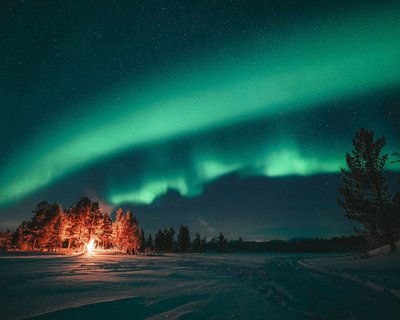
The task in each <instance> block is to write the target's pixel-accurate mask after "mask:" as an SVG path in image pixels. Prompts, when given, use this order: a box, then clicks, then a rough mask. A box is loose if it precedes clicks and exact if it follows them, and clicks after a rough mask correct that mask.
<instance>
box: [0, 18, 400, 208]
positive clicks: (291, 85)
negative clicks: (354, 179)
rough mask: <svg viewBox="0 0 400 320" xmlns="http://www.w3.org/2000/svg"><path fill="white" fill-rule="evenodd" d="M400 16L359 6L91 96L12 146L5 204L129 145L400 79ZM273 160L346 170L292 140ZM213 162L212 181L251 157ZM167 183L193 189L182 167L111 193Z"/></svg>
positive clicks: (263, 168)
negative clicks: (349, 14) (343, 15)
mask: <svg viewBox="0 0 400 320" xmlns="http://www.w3.org/2000/svg"><path fill="white" fill-rule="evenodd" d="M398 21H400V13H399V11H398V10H397V11H396V10H386V11H381V12H376V13H375V14H374V15H371V14H368V15H367V14H362V13H359V14H358V15H357V16H355V17H354V18H353V19H351V20H349V19H347V20H345V21H343V20H340V19H337V20H336V21H333V22H329V23H327V22H323V23H321V24H320V25H319V26H318V25H317V26H315V25H314V26H313V28H312V29H311V28H309V30H307V29H305V30H302V31H301V32H299V33H298V34H296V35H289V34H286V35H285V34H283V35H281V38H282V41H281V42H280V43H278V44H271V43H270V42H269V41H268V40H267V39H265V38H263V37H260V40H259V41H258V42H257V43H249V42H246V41H243V42H242V43H241V45H240V46H237V45H236V46H227V49H226V48H225V50H228V51H227V52H229V55H228V56H226V55H225V56H222V55H217V54H216V55H212V56H211V55H210V56H209V57H206V58H204V57H198V59H197V62H196V63H184V62H182V63H180V64H177V65H175V66H173V68H172V67H171V68H170V69H168V70H164V71H163V72H162V73H161V75H158V76H157V77H156V76H154V75H152V76H149V77H148V78H146V79H133V80H132V84H131V85H130V86H129V87H127V86H124V87H122V86H121V87H119V88H117V89H113V90H111V89H110V93H111V94H110V95H109V96H108V98H104V99H102V100H101V101H94V100H93V101H85V102H83V105H84V106H85V109H86V110H87V111H86V113H84V112H83V113H82V114H81V115H79V117H78V116H76V115H75V116H72V115H68V114H67V115H65V118H64V119H63V122H64V123H65V124H66V126H65V127H64V129H58V127H57V125H54V126H52V127H50V128H46V129H43V131H42V132H40V133H39V134H38V135H37V136H36V137H33V138H32V140H31V141H28V142H27V143H26V145H25V146H22V147H21V148H20V149H18V150H15V152H14V153H13V154H10V158H9V161H8V163H10V164H11V165H10V166H9V167H8V168H7V169H6V170H5V168H3V170H2V173H1V175H0V205H5V204H7V203H10V202H13V201H16V200H18V199H21V198H22V197H24V196H26V195H28V194H30V193H32V192H34V191H36V190H38V189H39V188H42V187H44V186H48V185H50V184H52V183H54V182H55V181H57V180H59V179H61V178H62V177H65V176H67V175H69V174H71V173H73V172H76V171H78V170H80V169H82V168H84V167H86V166H88V165H90V164H91V163H93V162H97V161H99V160H102V159H105V158H106V157H111V156H115V155H117V154H118V153H121V152H123V151H125V150H129V149H133V148H137V147H139V146H143V145H148V144H151V143H155V142H162V141H167V140H171V139H179V138H182V137H185V136H188V135H190V134H196V133H198V132H204V131H207V130H213V129H217V128H222V127H225V126H228V125H233V124H237V123H241V122H244V121H248V120H251V119H255V118H258V117H269V116H274V115H277V114H285V113H292V112H300V111H302V110H309V109H310V108H316V106H322V105H323V104H324V103H327V102H329V101H335V100H339V99H345V98H349V97H356V96H358V95H362V94H365V93H366V92H372V91H378V90H382V89H385V88H387V87H390V86H394V85H398V84H399V82H400V80H399V79H400V68H399V57H400V41H399V39H400V24H399V23H398ZM192 61H193V60H192ZM139 80H140V81H139ZM43 137H45V138H43ZM264 159H265V162H264V163H261V164H260V165H259V169H260V170H259V171H260V172H261V173H263V174H265V175H268V176H282V175H292V174H299V175H310V174H316V173H323V172H336V171H337V170H338V167H340V165H341V164H342V155H340V154H336V153H334V152H333V153H332V155H329V157H327V156H320V155H318V154H316V155H315V157H311V158H310V157H308V156H305V155H303V154H302V152H301V150H296V149H293V148H285V146H283V147H281V148H280V149H278V151H275V153H271V154H268V155H264ZM204 161H205V162H204V163H203V165H202V170H203V175H204V179H210V178H213V177H215V176H218V175H220V174H223V173H226V172H229V171H230V170H236V169H240V168H241V167H243V166H244V165H247V163H240V162H237V163H224V162H218V161H214V162H212V161H210V159H205V160H204ZM166 187H177V188H179V189H180V190H181V191H182V192H183V193H190V192H191V186H190V185H188V183H187V182H185V181H184V179H182V177H181V176H179V175H176V176H171V177H165V179H164V180H163V181H157V180H156V179H155V180H154V181H150V182H149V183H148V185H145V186H143V187H142V188H141V190H142V191H140V190H136V191H127V192H126V193H120V194H112V195H111V197H110V198H111V199H110V201H111V202H113V203H114V204H118V203H122V202H124V201H142V202H150V201H152V199H154V197H155V196H156V195H157V194H159V193H161V192H162V191H163V190H165V188H166Z"/></svg>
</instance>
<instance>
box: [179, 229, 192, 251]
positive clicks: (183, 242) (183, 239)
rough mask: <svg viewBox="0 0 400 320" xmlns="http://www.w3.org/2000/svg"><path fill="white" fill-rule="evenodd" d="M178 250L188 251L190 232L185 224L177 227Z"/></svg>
mask: <svg viewBox="0 0 400 320" xmlns="http://www.w3.org/2000/svg"><path fill="white" fill-rule="evenodd" d="M177 246H178V251H179V252H188V251H189V249H190V233H189V228H188V227H187V226H183V225H181V226H180V227H179V233H178V241H177Z"/></svg>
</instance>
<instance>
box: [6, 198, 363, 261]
mask: <svg viewBox="0 0 400 320" xmlns="http://www.w3.org/2000/svg"><path fill="white" fill-rule="evenodd" d="M90 239H93V240H94V244H95V247H97V248H101V249H116V250H119V251H121V252H126V253H129V254H151V253H154V252H198V253H199V252H263V251H277V252H305V251H307V252H346V251H360V250H362V249H363V248H364V247H365V241H364V240H363V238H361V237H359V236H351V237H336V238H332V239H293V240H289V241H282V240H273V241H268V242H266V241H264V242H256V241H244V240H243V239H242V238H239V239H237V240H228V239H227V238H226V237H225V236H224V235H223V234H222V233H220V234H219V235H218V236H216V237H214V238H212V239H210V241H207V238H206V237H202V236H201V235H200V234H199V233H198V232H196V233H194V234H193V235H191V233H190V231H189V228H188V227H187V226H183V225H181V226H180V227H179V230H178V231H177V232H176V231H175V230H174V228H173V227H169V228H164V229H162V230H159V231H158V232H156V233H155V234H154V235H152V234H148V235H146V234H145V232H144V230H143V228H140V227H139V222H138V220H137V218H136V216H135V215H134V214H133V213H132V212H131V211H129V210H128V211H126V212H124V211H123V210H122V209H118V210H117V211H116V213H115V219H112V218H111V217H110V215H109V214H108V213H103V212H102V210H101V208H100V205H99V203H98V202H92V201H91V200H90V199H89V198H87V197H83V198H82V199H80V200H79V201H78V202H77V204H76V206H74V207H71V208H69V209H68V210H63V209H62V207H61V205H60V204H57V203H55V204H49V203H48V202H46V201H42V202H40V203H39V204H38V205H37V206H36V208H35V209H34V210H33V217H32V218H31V219H30V220H29V221H24V222H22V223H21V225H20V226H19V227H18V228H17V230H16V231H15V232H11V231H0V248H1V250H10V249H13V250H22V251H47V252H57V251H60V250H64V251H65V250H68V251H71V250H72V251H84V250H85V245H87V244H88V243H89V241H90Z"/></svg>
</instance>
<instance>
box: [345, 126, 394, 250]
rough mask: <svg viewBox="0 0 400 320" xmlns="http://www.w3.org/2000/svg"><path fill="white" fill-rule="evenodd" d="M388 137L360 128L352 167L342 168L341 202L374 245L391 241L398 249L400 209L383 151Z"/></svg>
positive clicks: (350, 160)
mask: <svg viewBox="0 0 400 320" xmlns="http://www.w3.org/2000/svg"><path fill="white" fill-rule="evenodd" d="M384 145H385V138H384V137H381V138H377V139H376V140H375V139H374V132H373V131H369V130H366V129H360V130H359V131H358V132H356V135H355V137H354V138H353V147H354V149H353V150H352V152H351V153H347V154H346V162H347V166H348V170H346V169H343V168H342V169H341V170H342V177H343V186H342V187H341V188H340V189H339V191H340V194H341V197H342V198H341V199H340V200H339V202H340V204H341V205H342V207H343V208H344V210H345V212H346V213H345V216H346V217H347V218H349V219H352V220H355V221H358V222H360V223H361V224H362V225H363V227H364V229H362V230H360V229H357V232H358V233H360V234H361V235H363V236H364V237H365V238H366V239H367V241H368V242H369V243H370V245H373V246H377V245H382V244H388V243H389V244H390V246H391V249H392V250H395V240H396V237H398V236H399V233H398V231H399V230H398V221H399V218H398V212H397V211H396V210H395V206H394V205H393V199H392V196H391V194H390V192H389V189H388V186H387V183H386V179H385V175H384V167H385V163H386V161H387V159H388V155H387V154H383V155H382V154H381V153H382V148H383V147H384Z"/></svg>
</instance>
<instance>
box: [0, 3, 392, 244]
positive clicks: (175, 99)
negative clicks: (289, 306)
mask: <svg viewBox="0 0 400 320" xmlns="http://www.w3.org/2000/svg"><path fill="white" fill-rule="evenodd" d="M367 2H369V3H367ZM367 2H366V1H360V2H352V3H348V2H344V1H343V2H341V1H339V2H338V1H328V2H326V3H325V4H320V3H319V2H317V1H308V2H307V5H304V6H302V5H300V2H298V1H285V2H284V3H281V2H275V1H272V2H270V3H268V4H265V3H264V2H263V1H259V2H257V1H255V2H252V3H251V4H250V3H247V2H245V1H233V2H228V1H221V2H220V3H218V4H216V3H214V2H212V1H210V2H205V3H203V4H196V5H193V6H188V5H186V4H185V3H184V2H182V3H181V2H180V1H176V2H168V1H162V2H151V1H150V2H149V1H147V2H143V4H139V3H135V4H127V3H123V2H118V1H117V2H116V3H115V4H114V5H111V4H104V5H99V6H98V7H96V8H92V7H91V6H90V5H85V6H82V7H76V6H74V5H73V4H72V3H69V4H70V6H67V8H68V10H65V9H66V8H65V7H62V6H60V7H57V6H55V5H53V6H50V5H49V6H46V5H45V4H42V5H41V6H40V7H39V6H38V7H36V6H35V5H34V4H26V3H19V4H13V5H9V7H7V10H2V11H3V13H2V15H5V16H6V17H5V18H3V19H2V20H3V21H5V22H4V25H3V27H4V30H5V31H6V32H5V33H4V34H5V36H4V37H3V41H5V43H6V44H7V45H6V46H3V49H1V50H2V57H3V63H2V68H4V71H5V74H6V75H7V76H6V77H5V78H4V79H2V80H1V83H2V85H1V86H2V88H4V90H3V89H2V91H3V93H2V96H1V99H2V100H1V104H2V106H1V109H2V111H3V110H4V111H5V112H4V113H3V114H2V116H1V119H2V126H1V127H2V128H1V144H0V148H1V158H0V168H1V170H0V223H3V222H4V223H5V224H10V225H12V223H13V221H15V220H18V219H19V218H21V217H28V216H29V215H30V211H29V209H28V210H27V208H33V206H34V205H35V204H36V203H37V202H39V201H40V200H42V198H43V197H44V198H45V199H48V200H50V201H61V202H62V203H65V205H71V204H72V202H71V201H76V200H77V199H76V197H79V196H81V195H84V194H89V195H92V196H93V197H96V198H97V199H98V200H100V201H101V202H102V203H103V204H104V205H105V206H107V208H110V209H111V208H115V207H117V206H128V207H133V208H137V209H136V210H137V214H138V216H139V217H140V216H141V213H140V211H142V212H146V215H147V216H144V217H142V220H143V221H144V223H145V224H147V226H148V227H149V228H150V229H151V228H153V227H154V228H156V227H158V223H159V222H157V221H162V220H163V219H164V217H162V216H163V215H166V214H173V212H176V221H174V222H173V223H179V219H181V218H182V216H183V217H185V219H189V218H188V216H190V219H191V220H190V219H189V220H188V222H187V223H189V224H190V223H192V224H194V225H196V224H197V226H198V227H199V228H200V227H202V228H203V229H204V228H205V230H209V231H210V232H211V230H216V229H217V228H222V227H223V221H224V219H228V218H229V212H227V211H226V209H227V208H230V209H232V210H231V211H237V212H235V215H234V217H236V215H237V217H239V216H240V215H241V214H245V213H246V214H247V215H250V216H251V217H253V218H251V219H250V222H251V221H253V220H254V224H252V223H250V222H249V223H248V225H246V226H245V228H246V230H241V229H240V225H237V228H235V223H231V224H230V225H229V227H227V229H228V231H230V232H232V233H235V232H242V233H243V234H248V235H249V236H254V237H262V236H263V234H264V233H263V232H261V231H259V232H258V233H257V232H253V231H251V230H252V228H253V229H254V227H255V225H257V228H258V229H259V230H261V229H263V228H264V229H266V230H274V235H275V236H279V235H281V236H288V235H289V236H290V235H291V233H290V230H293V228H294V226H295V225H299V223H300V222H299V220H298V219H297V218H296V219H295V218H293V219H292V218H290V214H289V212H291V211H293V212H294V211H298V212H296V214H299V215H302V214H305V215H307V214H309V215H310V221H311V226H310V227H309V228H310V229H313V231H311V232H310V234H311V233H314V232H315V231H314V230H315V229H317V228H318V227H320V230H322V231H321V234H324V232H325V230H326V229H327V228H328V229H329V230H330V231H329V232H331V233H335V232H336V233H340V232H345V231H343V230H350V229H351V228H350V229H346V228H347V227H344V226H343V225H345V223H343V225H341V224H340V223H338V225H337V227H335V223H336V221H339V220H340V219H341V212H340V208H338V206H336V204H335V201H336V198H333V199H329V200H326V202H327V203H330V204H331V206H332V208H330V209H326V208H325V207H324V203H323V201H321V200H320V198H321V194H320V193H319V192H326V194H327V197H335V190H336V188H337V185H335V183H340V180H339V170H340V166H343V165H344V154H345V152H346V151H347V150H348V149H349V147H350V144H351V138H352V135H353V134H354V132H355V130H356V129H357V128H359V127H361V126H364V127H368V128H371V129H373V130H375V131H376V132H377V133H378V134H385V136H386V137H387V142H388V149H387V152H392V151H394V150H398V148H399V143H398V137H399V133H400V132H399V131H400V130H399V127H400V126H399V121H400V115H399V108H400V103H399V98H400V94H399V88H400V59H399V57H400V42H399V41H398V39H400V24H399V23H398V21H400V7H399V5H398V4H397V3H396V1H383V2H380V3H379V4H375V3H374V2H373V1H367ZM67 3H68V2H67ZM2 6H4V5H2ZM89 9H90V10H92V11H91V15H90V17H89V18H88V19H86V17H85V14H86V13H85V12H86V10H89ZM27 17H29V19H28V18H27ZM106 18H107V19H106ZM396 139H397V140H396ZM393 169H396V168H393ZM232 175H233V176H234V177H235V179H234V181H235V182H234V183H233V184H232V183H228V187H226V188H225V190H226V191H225V193H224V194H219V192H220V191H221V190H220V189H218V192H215V197H216V198H217V197H218V199H219V200H221V199H225V200H224V201H222V203H224V205H225V206H226V208H221V206H223V205H220V204H218V203H219V202H218V201H219V200H216V199H210V198H209V197H210V195H209V194H207V190H209V189H210V188H211V189H212V186H213V185H214V184H216V185H218V181H225V180H224V179H226V181H228V182H229V181H231V180H229V179H231V178H230V177H231V176H232ZM255 177H260V178H261V179H264V180H265V181H267V182H268V181H269V183H266V182H265V181H264V180H262V182H260V181H258V180H257V183H256V184H257V185H259V187H254V185H251V186H248V188H247V190H253V189H254V188H255V190H256V191H254V192H255V193H257V192H258V193H259V197H260V198H262V200H257V199H255V200H254V199H253V200H254V201H252V202H251V201H249V202H248V205H247V206H243V207H241V205H238V204H237V203H235V202H234V201H233V203H227V202H229V198H230V195H231V194H232V193H233V192H238V193H239V194H240V195H242V194H243V193H246V191H243V189H242V188H238V189H235V188H234V189H235V191H234V190H233V189H232V190H231V189H230V188H231V187H232V185H235V184H239V185H240V184H243V185H245V184H247V183H248V182H249V181H253V180H252V179H255ZM221 179H222V180H221ZM307 179H309V180H307ZM307 181H312V183H313V184H312V185H314V186H317V185H318V181H319V183H321V184H324V187H323V188H321V187H315V188H316V190H315V191H313V192H311V191H310V190H307V191H305V190H304V186H305V185H306V186H307V185H308V183H307ZM231 182H232V181H231ZM253 182H254V181H253ZM222 184H223V185H224V186H225V182H224V183H222ZM272 185H275V186H277V185H279V187H276V188H272V187H269V186H272ZM327 185H329V188H330V189H329V188H328V189H329V190H325V191H321V189H324V188H326V186H327ZM207 186H208V187H207ZM210 186H211V187H210ZM296 186H297V187H296ZM270 188H271V189H270ZM279 188H280V189H283V190H286V189H287V190H290V192H289V193H288V194H287V195H286V196H287V197H291V198H290V199H284V198H283V195H284V194H285V192H283V193H282V192H278V191H277V190H279ZM171 189H176V190H178V191H179V192H178V194H175V193H174V192H171ZM167 190H169V191H168V192H167ZM296 190H297V192H296ZM166 192H167V194H166ZM277 192H278V194H281V196H282V198H279V199H276V195H275V194H276V193H277ZM168 194H172V195H173V196H177V197H178V200H176V199H175V200H173V201H172V202H173V203H175V204H176V202H177V203H178V204H179V203H180V201H183V204H182V205H181V206H180V207H179V205H178V207H179V208H175V207H174V208H173V209H171V208H170V207H169V206H168V205H166V206H165V208H164V205H157V206H155V205H154V204H155V203H159V202H157V201H158V200H157V199H166V200H165V201H167V202H168V201H169V199H170V198H169V196H168ZM261 195H263V196H261ZM253 196H254V195H252V196H250V195H249V197H248V198H246V199H244V198H243V199H242V200H241V204H243V203H246V202H247V201H248V199H249V198H252V197H253ZM238 197H239V198H240V196H238ZM269 197H273V198H274V199H273V201H272V200H271V199H269ZM256 198H257V197H256ZM316 199H318V200H316ZM307 201H308V202H307ZM204 202H207V204H205V203H204ZM257 202H259V203H257ZM272 202H273V203H274V206H273V207H271V205H267V204H268V203H270V204H271V203H272ZM275 202H276V203H275ZM285 202H289V203H292V207H287V204H286V203H285ZM210 203H216V205H215V206H214V207H208V205H209V204H210ZM283 203H285V204H283ZM298 203H303V205H298ZM313 204H314V205H315V207H313V208H312V209H309V211H310V212H305V211H306V210H307V207H309V206H313ZM252 206H253V207H252ZM239 207H241V210H236V209H237V208H239ZM24 210H25V212H23V211H24ZM168 210H169V211H168ZM16 212H17V213H16ZM334 215H337V216H338V217H339V218H332V217H333V216H334ZM157 217H160V219H159V220H157ZM235 219H236V218H235ZM235 219H233V220H235ZM259 221H261V225H260V223H259ZM332 221H335V222H334V223H332ZM303 227H304V226H303ZM335 228H336V229H335ZM282 230H284V231H282ZM299 230H300V231H299ZM329 232H328V233H329ZM266 233H267V231H266ZM302 234H308V233H307V232H302V231H301V225H300V226H299V229H298V230H296V231H295V232H294V233H293V235H296V236H297V235H302Z"/></svg>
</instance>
